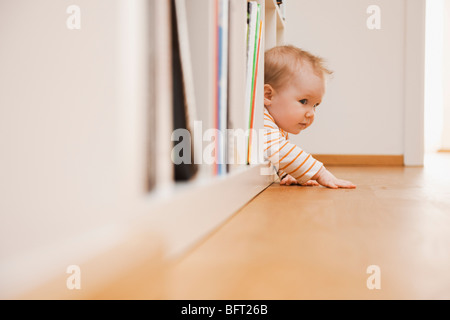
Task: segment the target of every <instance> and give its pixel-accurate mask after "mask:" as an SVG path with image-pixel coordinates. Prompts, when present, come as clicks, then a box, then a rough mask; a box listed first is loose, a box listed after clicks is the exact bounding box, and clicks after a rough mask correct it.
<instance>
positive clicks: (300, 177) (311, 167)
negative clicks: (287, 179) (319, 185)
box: [295, 160, 317, 179]
mask: <svg viewBox="0 0 450 320" xmlns="http://www.w3.org/2000/svg"><path fill="white" fill-rule="evenodd" d="M316 163H317V160H316V161H314V163H313V164H312V166H311V167H310V168H309V169H308V170H306V172H304V173H303V174H302V175H301V176H300V177H298V178H295V179H300V178H303V176H304V175H305V174H307V173H308V172H309V171H310V170H311V169H312V168H313V167H314V166H315V165H316Z"/></svg>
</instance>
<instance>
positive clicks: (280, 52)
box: [264, 45, 333, 89]
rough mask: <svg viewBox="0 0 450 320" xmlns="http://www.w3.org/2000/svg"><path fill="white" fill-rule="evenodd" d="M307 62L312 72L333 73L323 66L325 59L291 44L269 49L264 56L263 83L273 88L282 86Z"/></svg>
mask: <svg viewBox="0 0 450 320" xmlns="http://www.w3.org/2000/svg"><path fill="white" fill-rule="evenodd" d="M305 62H306V63H309V64H310V65H311V66H312V68H313V70H314V72H315V73H316V74H317V75H319V76H321V77H323V76H325V75H331V74H333V71H330V70H329V69H327V68H326V67H325V61H324V59H322V58H321V57H318V56H315V55H313V54H311V53H309V52H307V51H305V50H302V49H300V48H297V47H294V46H292V45H286V46H278V47H274V48H272V49H269V50H267V51H266V52H265V56H264V84H269V85H271V86H272V87H273V88H274V89H279V88H281V87H282V86H284V85H285V84H286V83H287V82H288V81H289V80H290V79H291V78H292V77H293V76H294V75H295V73H296V72H298V71H299V70H300V69H301V67H302V65H303V63H305Z"/></svg>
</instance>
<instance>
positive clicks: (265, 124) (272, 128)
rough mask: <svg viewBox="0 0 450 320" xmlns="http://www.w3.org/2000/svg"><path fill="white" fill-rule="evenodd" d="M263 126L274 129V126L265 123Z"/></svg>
mask: <svg viewBox="0 0 450 320" xmlns="http://www.w3.org/2000/svg"><path fill="white" fill-rule="evenodd" d="M264 127H266V128H270V129H273V130H276V129H275V128H274V127H272V126H269V125H267V124H265V125H264Z"/></svg>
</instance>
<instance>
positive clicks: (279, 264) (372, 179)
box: [165, 156, 450, 299]
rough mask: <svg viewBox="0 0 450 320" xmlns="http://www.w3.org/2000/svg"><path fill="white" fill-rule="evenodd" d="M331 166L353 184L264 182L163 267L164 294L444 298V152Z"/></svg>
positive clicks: (449, 236) (449, 257) (449, 165)
mask: <svg viewBox="0 0 450 320" xmlns="http://www.w3.org/2000/svg"><path fill="white" fill-rule="evenodd" d="M332 172H333V173H334V174H335V175H336V176H338V177H340V178H343V179H348V180H351V181H352V182H354V183H356V184H357V185H358V188H357V189H356V190H330V189H326V188H323V187H298V186H296V187H284V186H279V185H273V186H271V187H270V188H268V189H267V190H266V191H264V192H263V193H262V194H260V195H259V196H258V197H257V198H255V199H254V200H253V201H252V202H251V203H249V204H248V205H247V206H246V207H245V208H244V209H243V210H241V211H240V212H238V213H237V214H236V215H235V216H234V217H233V218H232V219H231V220H230V221H229V222H228V223H227V224H225V225H224V226H223V227H222V228H221V229H220V230H218V231H217V232H216V233H214V234H213V235H211V236H210V237H209V238H208V239H206V240H205V241H204V242H203V243H202V244H201V245H199V246H198V247H197V248H196V249H195V250H193V251H191V252H190V253H189V254H187V255H186V256H185V257H184V258H183V259H181V260H180V261H179V262H177V263H175V264H174V265H173V266H172V267H171V268H170V269H169V274H168V278H167V279H168V283H167V288H166V289H167V290H166V295H165V298H166V299H449V298H450V274H449V272H448V270H450V254H449V252H450V188H449V187H450V185H449V184H450V179H449V178H450V156H447V157H445V158H441V160H440V161H438V162H432V163H431V164H430V165H429V166H426V167H425V168H420V167H414V168H405V167H365V168H353V167H336V168H332ZM370 265H377V266H379V267H380V270H381V289H380V290H369V289H368V288H367V285H366V283H367V279H368V277H369V276H370V274H368V273H367V268H368V267H369V266H370Z"/></svg>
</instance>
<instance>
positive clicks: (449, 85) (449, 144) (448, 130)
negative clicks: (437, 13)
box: [441, 0, 450, 150]
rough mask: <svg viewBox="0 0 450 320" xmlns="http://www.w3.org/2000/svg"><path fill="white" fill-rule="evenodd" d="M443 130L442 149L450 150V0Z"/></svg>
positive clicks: (448, 6) (446, 9) (446, 19)
mask: <svg viewBox="0 0 450 320" xmlns="http://www.w3.org/2000/svg"><path fill="white" fill-rule="evenodd" d="M443 58H444V61H443V66H444V68H443V82H444V83H443V93H444V97H443V109H444V115H443V123H444V125H443V132H442V147H441V148H442V149H444V150H450V90H449V89H450V0H445V1H444V54H443Z"/></svg>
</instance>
